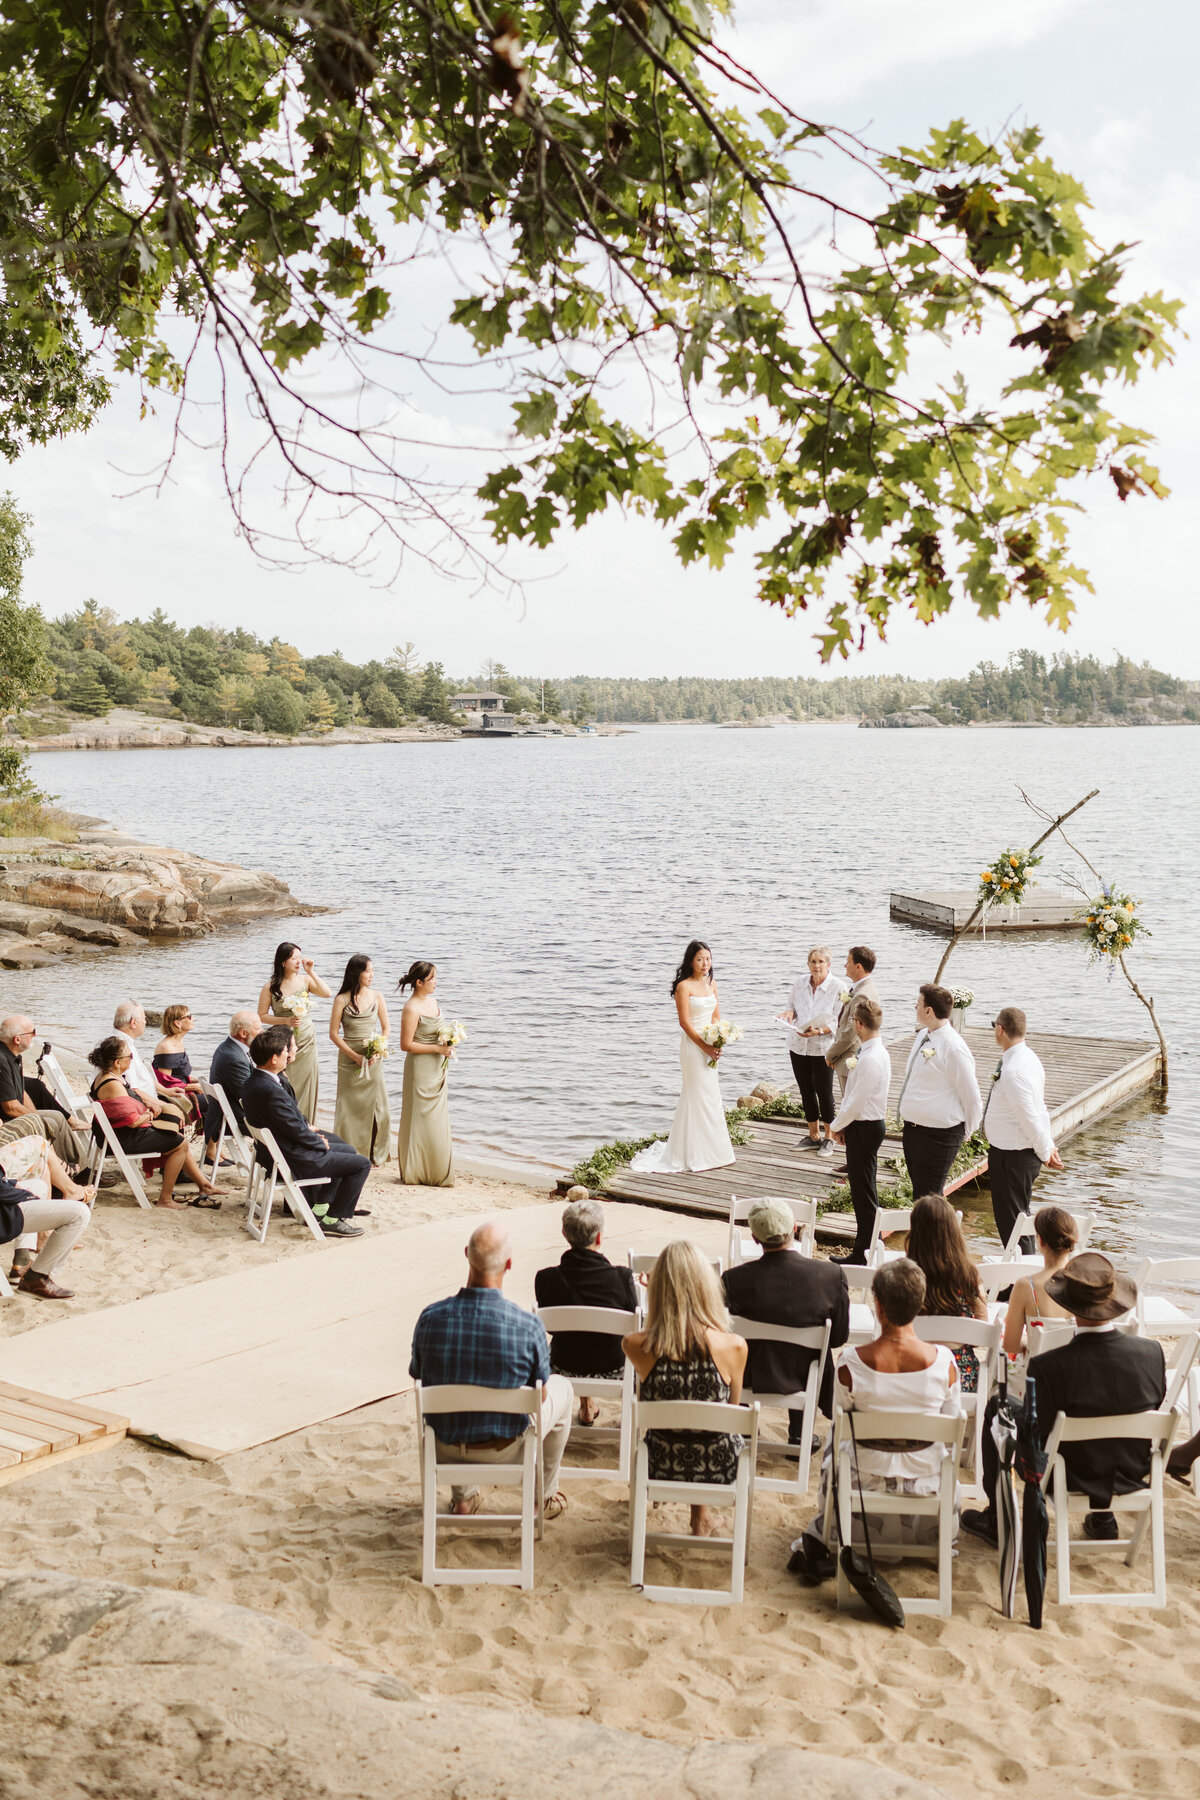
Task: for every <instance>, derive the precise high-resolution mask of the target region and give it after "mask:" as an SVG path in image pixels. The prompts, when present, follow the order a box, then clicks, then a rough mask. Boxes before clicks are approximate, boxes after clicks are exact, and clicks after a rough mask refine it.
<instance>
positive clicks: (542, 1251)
mask: <svg viewBox="0 0 1200 1800" xmlns="http://www.w3.org/2000/svg"><path fill="white" fill-rule="evenodd" d="M604 1210H605V1217H606V1229H605V1236H604V1248H605V1250H606V1251H607V1253H608V1254H609V1255H610V1256H611V1257H612V1260H613V1261H614V1262H623V1261H624V1259H625V1252H626V1251H627V1250H629V1249H633V1250H641V1251H646V1250H658V1249H660V1248H661V1247H662V1245H663V1244H665V1243H667V1242H668V1241H669V1240H670V1239H671V1238H674V1237H691V1238H694V1239H695V1241H696V1242H697V1243H699V1244H701V1245H702V1247H703V1248H704V1249H705V1250H706V1251H707V1252H708V1254H709V1255H711V1256H720V1255H723V1254H724V1250H725V1235H726V1233H725V1228H724V1227H723V1226H721V1225H719V1224H718V1223H717V1222H716V1221H714V1220H707V1219H705V1220H700V1219H672V1218H670V1217H669V1216H668V1215H666V1214H664V1213H662V1212H659V1211H656V1210H655V1209H653V1208H650V1207H643V1206H623V1205H619V1204H617V1203H615V1202H610V1203H608V1204H606V1206H605V1209H604ZM493 1216H495V1215H492V1214H488V1213H479V1214H477V1215H474V1216H466V1217H458V1218H452V1219H437V1220H434V1221H433V1222H432V1223H430V1224H426V1225H413V1226H410V1227H409V1228H408V1229H407V1230H405V1231H395V1232H389V1233H387V1234H386V1235H384V1236H381V1237H365V1238H360V1239H358V1240H357V1241H356V1242H354V1243H352V1244H340V1243H330V1244H328V1245H326V1246H325V1248H324V1249H322V1250H318V1249H317V1248H316V1247H315V1246H314V1248H313V1252H312V1254H311V1255H309V1256H300V1257H290V1258H288V1260H287V1261H285V1262H276V1263H268V1264H267V1265H265V1266H264V1267H262V1268H257V1269H256V1268H248V1269H244V1270H242V1271H241V1272H240V1273H238V1274H237V1275H222V1276H218V1277H217V1278H216V1279H215V1280H213V1281H201V1282H197V1283H195V1284H194V1285H193V1286H191V1287H184V1288H177V1289H176V1290H175V1291H174V1292H172V1293H169V1294H152V1295H150V1296H149V1297H148V1298H147V1299H144V1300H133V1301H131V1302H130V1303H129V1304H128V1305H126V1306H115V1307H110V1308H108V1309H107V1310H106V1311H104V1312H93V1313H84V1314H82V1315H81V1316H80V1317H79V1318H75V1319H64V1320H63V1321H62V1323H61V1324H58V1325H46V1326H43V1327H41V1328H40V1329H39V1330H37V1331H28V1332H24V1333H22V1334H21V1336H20V1337H18V1338H15V1339H13V1340H11V1341H10V1342H8V1343H7V1344H6V1345H5V1347H4V1352H3V1356H2V1357H0V1373H2V1375H3V1379H4V1380H5V1381H8V1382H15V1383H18V1384H23V1385H24V1386H26V1387H31V1388H37V1389H39V1390H40V1391H48V1392H51V1393H55V1394H59V1395H61V1396H63V1397H64V1398H68V1399H72V1400H81V1399H82V1400H91V1401H95V1402H96V1404H97V1405H100V1406H103V1407H106V1408H108V1409H110V1410H112V1411H115V1412H121V1413H128V1415H129V1418H130V1426H129V1429H130V1431H131V1432H133V1433H134V1435H135V1436H137V1437H148V1438H156V1439H158V1440H160V1441H161V1442H163V1443H166V1444H171V1445H173V1446H174V1447H175V1448H176V1449H179V1450H182V1451H184V1452H185V1453H186V1454H187V1455H188V1456H196V1457H201V1458H203V1459H205V1460H206V1461H211V1460H213V1459H215V1458H217V1457H221V1456H228V1455H229V1454H230V1453H231V1452H232V1451H235V1450H248V1449H250V1448H251V1447H252V1446H253V1445H255V1444H264V1443H267V1442H269V1441H270V1439H272V1438H277V1437H285V1436H286V1435H287V1434H288V1433H289V1432H292V1431H301V1430H303V1429H304V1427H305V1426H306V1425H315V1424H317V1423H318V1422H319V1421H320V1420H321V1419H330V1418H334V1417H336V1415H337V1414H339V1413H346V1412H353V1411H354V1409H355V1408H356V1407H359V1406H369V1405H370V1404H371V1403H372V1402H373V1401H375V1400H383V1399H386V1398H387V1396H388V1395H390V1394H398V1393H403V1392H404V1391H405V1390H406V1389H407V1388H409V1387H410V1386H411V1385H412V1384H411V1382H410V1381H409V1378H408V1356H409V1348H410V1345H411V1343H412V1332H413V1326H414V1324H415V1323H416V1319H417V1315H418V1313H419V1312H420V1311H421V1308H422V1307H423V1306H427V1305H428V1303H429V1302H430V1301H431V1300H437V1299H440V1298H441V1297H442V1296H444V1295H446V1294H449V1293H453V1292H454V1291H455V1289H457V1288H459V1287H461V1286H462V1285H463V1283H464V1281H465V1279H466V1274H465V1271H466V1262H465V1260H464V1257H463V1246H464V1245H465V1243H466V1241H467V1238H468V1237H469V1235H470V1233H471V1231H472V1229H473V1227H474V1226H475V1225H476V1224H478V1223H480V1222H481V1221H482V1220H483V1219H485V1218H488V1217H493ZM502 1217H503V1218H504V1221H505V1223H506V1224H507V1225H508V1227H509V1229H510V1231H511V1233H512V1241H513V1272H512V1274H511V1275H510V1276H509V1277H508V1280H507V1282H506V1284H505V1292H506V1293H507V1294H509V1295H510V1297H511V1298H512V1299H514V1300H517V1301H519V1302H520V1303H521V1305H524V1306H529V1305H532V1303H533V1277H534V1274H535V1272H536V1271H537V1270H538V1269H540V1268H544V1267H545V1266H546V1265H547V1264H548V1263H552V1262H557V1261H558V1259H559V1257H560V1255H561V1254H562V1252H563V1250H564V1249H565V1247H566V1246H565V1245H564V1243H563V1239H562V1233H561V1229H560V1221H561V1218H562V1204H561V1202H551V1203H549V1204H545V1203H543V1204H540V1205H537V1206H529V1207H521V1208H518V1209H517V1210H515V1211H513V1212H506V1213H504V1214H503V1215H502ZM247 1254H248V1255H249V1254H252V1246H251V1245H250V1244H249V1242H247Z"/></svg>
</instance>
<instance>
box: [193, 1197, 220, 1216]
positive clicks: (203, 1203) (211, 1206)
mask: <svg viewBox="0 0 1200 1800" xmlns="http://www.w3.org/2000/svg"><path fill="white" fill-rule="evenodd" d="M188 1205H189V1206H198V1207H199V1208H200V1210H201V1212H220V1210H221V1202H220V1200H219V1199H218V1198H217V1196H216V1194H206V1193H203V1192H201V1193H199V1194H197V1195H196V1198H195V1199H194V1200H189V1201H188Z"/></svg>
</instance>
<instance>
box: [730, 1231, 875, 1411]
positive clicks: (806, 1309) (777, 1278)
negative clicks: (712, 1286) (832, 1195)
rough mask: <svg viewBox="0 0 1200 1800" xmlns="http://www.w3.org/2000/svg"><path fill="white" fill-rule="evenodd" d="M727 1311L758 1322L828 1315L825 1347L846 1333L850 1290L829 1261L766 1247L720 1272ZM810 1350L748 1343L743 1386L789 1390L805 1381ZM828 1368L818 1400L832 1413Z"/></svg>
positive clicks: (810, 1321) (800, 1321)
mask: <svg viewBox="0 0 1200 1800" xmlns="http://www.w3.org/2000/svg"><path fill="white" fill-rule="evenodd" d="M722 1280H723V1282H724V1284H725V1300H726V1304H727V1305H728V1307H729V1310H730V1312H731V1313H735V1314H737V1315H739V1316H740V1317H741V1318H743V1319H754V1320H756V1321H757V1322H758V1323H759V1324H762V1325H793V1326H796V1327H797V1328H799V1327H803V1326H806V1325H824V1323H825V1321H826V1319H828V1320H829V1322H830V1324H831V1326H832V1330H831V1331H830V1333H829V1347H830V1349H831V1350H832V1349H834V1348H835V1347H836V1346H837V1345H839V1344H844V1343H845V1342H846V1339H847V1337H848V1336H849V1335H850V1295H849V1292H848V1290H847V1287H846V1277H845V1275H844V1274H843V1273H842V1270H841V1269H840V1268H838V1266H837V1265H836V1264H835V1263H829V1262H818V1261H817V1260H816V1259H815V1258H814V1257H811V1256H801V1255H800V1254H799V1252H798V1251H796V1250H769V1251H766V1252H764V1254H763V1255H762V1256H761V1257H759V1258H758V1259H757V1260H756V1261H755V1262H748V1263H738V1264H737V1266H736V1267H735V1268H732V1269H727V1270H726V1271H725V1274H724V1275H723V1277H722ZM813 1360H814V1352H813V1351H811V1350H799V1349H793V1348H792V1347H791V1346H790V1345H788V1344H751V1346H750V1355H749V1357H748V1359H747V1362H746V1376H745V1381H746V1386H747V1387H749V1388H757V1389H758V1391H759V1393H760V1394H793V1393H795V1392H796V1390H797V1389H798V1388H802V1387H803V1386H804V1383H805V1382H806V1381H807V1380H808V1371H809V1369H810V1368H811V1366H812V1363H813ZM832 1404H833V1368H832V1365H831V1364H826V1367H825V1375H824V1378H823V1380H822V1382H821V1393H820V1405H821V1411H822V1412H823V1413H824V1414H825V1416H826V1418H830V1417H832V1410H831V1409H832Z"/></svg>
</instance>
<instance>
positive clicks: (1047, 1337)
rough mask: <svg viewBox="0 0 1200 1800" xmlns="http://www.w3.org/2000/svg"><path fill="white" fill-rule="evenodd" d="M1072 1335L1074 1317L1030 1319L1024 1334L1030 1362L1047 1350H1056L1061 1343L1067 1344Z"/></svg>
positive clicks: (1073, 1333)
mask: <svg viewBox="0 0 1200 1800" xmlns="http://www.w3.org/2000/svg"><path fill="white" fill-rule="evenodd" d="M1074 1336H1075V1321H1074V1319H1034V1320H1032V1321H1031V1322H1030V1325H1029V1330H1028V1333H1027V1334H1026V1347H1027V1350H1028V1353H1029V1360H1030V1362H1032V1361H1033V1359H1034V1357H1035V1356H1041V1355H1043V1354H1044V1352H1045V1351H1047V1350H1057V1349H1059V1348H1060V1346H1061V1345H1063V1344H1069V1343H1070V1341H1071V1339H1072V1338H1073V1337H1074Z"/></svg>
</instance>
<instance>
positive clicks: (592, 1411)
mask: <svg viewBox="0 0 1200 1800" xmlns="http://www.w3.org/2000/svg"><path fill="white" fill-rule="evenodd" d="M599 1417H600V1402H599V1401H598V1400H592V1399H590V1398H588V1397H587V1396H586V1395H585V1396H584V1398H583V1399H582V1400H581V1401H580V1402H579V1423H580V1424H581V1425H594V1424H595V1423H596V1420H597V1419H598V1418H599Z"/></svg>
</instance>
